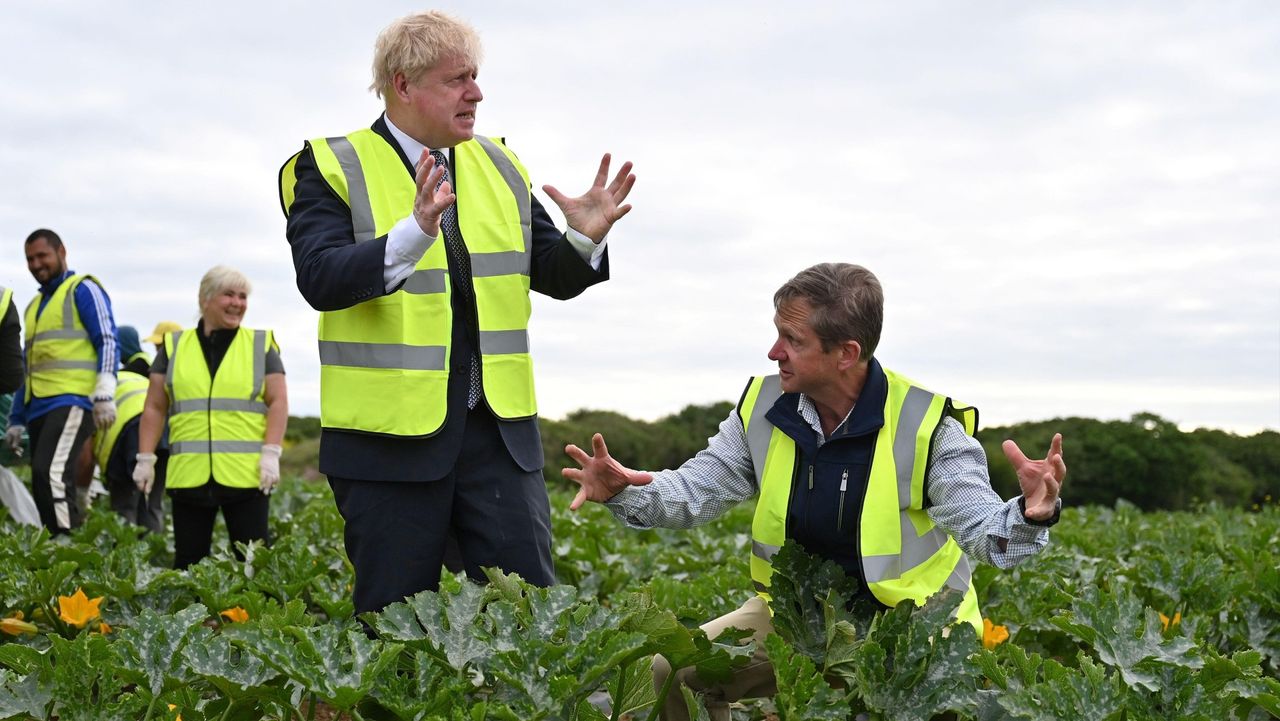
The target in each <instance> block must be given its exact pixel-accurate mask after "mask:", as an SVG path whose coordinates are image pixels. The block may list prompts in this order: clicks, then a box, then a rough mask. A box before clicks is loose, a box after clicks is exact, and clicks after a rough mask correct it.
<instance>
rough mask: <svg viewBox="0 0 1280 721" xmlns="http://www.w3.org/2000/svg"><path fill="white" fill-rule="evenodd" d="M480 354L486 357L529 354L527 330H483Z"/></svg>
mask: <svg viewBox="0 0 1280 721" xmlns="http://www.w3.org/2000/svg"><path fill="white" fill-rule="evenodd" d="M480 352H481V353H483V354H484V355H506V354H510V353H528V352H529V331H527V330H482V331H480Z"/></svg>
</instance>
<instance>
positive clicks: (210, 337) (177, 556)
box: [133, 265, 289, 568]
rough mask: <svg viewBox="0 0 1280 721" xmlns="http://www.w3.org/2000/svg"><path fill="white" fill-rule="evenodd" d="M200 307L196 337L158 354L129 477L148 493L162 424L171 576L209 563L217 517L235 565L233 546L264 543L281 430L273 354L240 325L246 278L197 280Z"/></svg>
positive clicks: (175, 340)
mask: <svg viewBox="0 0 1280 721" xmlns="http://www.w3.org/2000/svg"><path fill="white" fill-rule="evenodd" d="M199 299H200V322H199V323H197V324H196V327H195V328H187V329H184V330H177V331H173V332H170V333H167V334H166V335H165V337H164V342H163V343H162V344H161V345H159V346H158V348H157V353H156V360H155V362H154V363H153V364H152V366H151V385H150V386H149V387H148V388H147V402H146V408H145V409H144V410H143V412H142V426H141V428H140V429H139V438H138V463H137V466H136V467H135V470H134V474H133V480H134V483H136V484H138V488H139V489H141V490H142V491H143V493H150V491H151V484H152V482H153V481H154V479H155V461H156V455H155V448H156V443H157V442H158V441H159V439H160V432H161V429H162V428H163V427H164V420H165V417H166V416H167V417H168V419H169V469H168V479H167V488H168V492H169V498H170V499H171V500H172V501H173V536H174V558H173V565H174V567H175V568H186V567H187V566H190V565H191V564H193V563H196V562H197V561H199V560H200V559H202V558H204V557H205V556H208V555H209V552H210V550H211V546H212V543H213V523H214V521H215V520H216V519H217V516H218V511H219V510H221V511H222V517H223V520H225V521H226V524H227V532H228V535H230V537H231V544H232V549H233V550H234V551H235V554H236V557H237V558H243V555H242V554H241V553H240V550H239V549H238V548H236V547H235V544H236V543H237V542H239V543H248V542H249V541H262V542H264V543H266V542H268V541H269V539H268V537H267V500H268V497H269V495H270V493H271V489H272V488H274V487H275V485H276V484H277V483H279V482H280V450H281V448H280V442H281V441H282V440H283V439H284V430H285V426H286V425H287V424H288V422H289V403H288V398H287V396H286V393H285V383H284V364H283V363H281V361H280V347H279V346H278V345H276V342H275V338H274V337H273V336H272V333H271V331H269V330H254V329H252V328H245V327H244V326H242V325H240V322H241V320H243V318H244V314H245V311H247V310H248V307H249V280H248V278H245V277H244V275H243V274H241V273H240V272H239V271H237V270H235V269H233V268H228V267H226V266H222V265H219V266H214V267H213V268H212V269H210V270H209V272H208V273H205V275H204V278H202V279H201V280H200V295H199Z"/></svg>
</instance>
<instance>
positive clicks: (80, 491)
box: [76, 486, 93, 515]
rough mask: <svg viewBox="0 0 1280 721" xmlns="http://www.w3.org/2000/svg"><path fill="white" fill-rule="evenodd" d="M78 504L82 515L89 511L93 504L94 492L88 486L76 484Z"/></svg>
mask: <svg viewBox="0 0 1280 721" xmlns="http://www.w3.org/2000/svg"><path fill="white" fill-rule="evenodd" d="M76 505H77V506H79V507H80V515H86V514H88V513H89V506H92V505H93V494H92V493H91V492H90V490H89V487H88V486H84V487H81V486H76Z"/></svg>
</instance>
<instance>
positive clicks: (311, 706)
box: [307, 693, 316, 721]
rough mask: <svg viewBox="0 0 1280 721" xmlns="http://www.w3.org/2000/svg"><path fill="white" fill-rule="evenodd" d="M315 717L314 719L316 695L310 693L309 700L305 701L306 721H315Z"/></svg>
mask: <svg viewBox="0 0 1280 721" xmlns="http://www.w3.org/2000/svg"><path fill="white" fill-rule="evenodd" d="M315 717H316V695H315V694H314V693H312V694H310V699H309V700H308V701H307V721H315Z"/></svg>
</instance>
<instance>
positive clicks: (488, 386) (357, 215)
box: [280, 129, 538, 437]
mask: <svg viewBox="0 0 1280 721" xmlns="http://www.w3.org/2000/svg"><path fill="white" fill-rule="evenodd" d="M307 147H308V148H310V150H311V152H312V155H313V157H314V158H315V163H316V168H317V170H318V171H319V172H320V173H321V175H322V176H323V177H324V179H325V181H326V182H327V183H328V185H329V187H330V188H331V189H332V190H333V191H334V193H335V194H336V195H337V196H338V197H339V198H341V199H342V201H343V202H344V203H346V204H347V206H348V207H349V208H350V209H351V230H352V233H353V236H354V238H355V241H356V242H357V243H363V242H367V241H370V240H373V239H375V238H380V237H382V236H384V235H386V234H387V233H388V232H389V231H390V230H391V228H392V227H394V226H395V224H396V223H398V222H399V221H401V220H402V219H404V218H406V217H408V216H409V215H410V214H411V213H412V212H413V200H414V196H415V194H416V190H417V187H416V185H415V183H414V179H413V177H412V176H411V175H410V174H409V173H408V171H407V170H406V169H405V166H404V162H403V161H402V160H401V159H400V155H399V153H397V151H396V149H395V148H394V147H392V146H391V145H390V144H388V143H387V141H386V140H385V139H384V138H383V137H382V136H380V135H378V134H377V133H376V132H374V131H373V130H370V129H364V130H358V131H356V132H354V133H351V134H349V135H346V136H343V137H335V138H320V139H315V140H311V141H309V142H308V143H307ZM453 153H454V158H453V165H454V168H453V181H454V183H453V184H454V188H455V190H456V191H457V197H458V200H457V208H456V212H457V219H458V225H459V228H460V230H461V233H462V237H463V238H464V240H465V243H466V247H467V251H468V255H469V256H470V261H471V277H472V287H473V289H474V291H475V293H474V300H475V317H476V319H477V323H478V325H479V328H478V331H479V348H478V349H477V350H478V352H479V354H480V364H481V378H482V383H483V388H484V396H485V402H486V403H487V404H488V406H489V408H490V409H491V410H492V411H493V413H494V415H495V416H497V417H498V418H501V419H504V420H519V419H524V418H531V417H533V416H535V415H537V412H538V410H537V403H536V400H535V397H534V388H533V363H532V358H531V356H530V354H529V337H528V326H529V314H530V310H531V307H532V306H531V304H530V301H529V285H530V281H529V269H530V264H531V250H532V242H533V229H532V209H531V202H532V201H531V196H530V194H529V178H528V173H527V172H526V171H525V169H524V166H522V165H521V164H520V162H519V161H518V160H517V159H516V157H515V155H514V154H512V153H511V151H510V150H508V149H507V148H506V147H505V145H503V144H502V142H501V140H500V139H499V140H494V139H490V138H485V137H481V136H476V137H475V138H474V139H473V140H469V141H467V142H465V143H461V144H459V145H458V146H456V147H455V148H454V149H453ZM297 158H298V156H296V155H295V156H294V157H292V158H290V159H289V161H288V162H286V163H285V165H284V167H283V168H281V170H280V202H281V205H282V207H283V208H284V210H285V214H286V215H287V214H288V213H289V209H290V206H291V205H292V203H293V199H294V186H295V184H296V182H297V177H296V175H295V167H296V163H297ZM450 285H451V282H450V277H449V264H448V260H447V255H446V249H445V240H444V238H443V232H442V233H441V236H440V237H437V239H436V242H434V243H432V244H431V245H430V247H429V248H428V249H427V251H426V253H424V254H423V256H422V259H421V260H419V261H418V264H417V266H416V267H415V269H414V272H413V273H412V274H411V275H410V276H409V278H408V279H407V280H406V281H405V283H404V285H403V286H402V287H401V288H400V289H399V290H397V291H396V292H394V293H391V294H389V295H386V296H382V297H379V298H373V299H371V300H368V301H365V302H363V303H359V304H357V305H354V306H352V307H350V308H346V309H343V310H338V311H327V312H324V313H321V315H320V330H319V346H320V422H321V425H322V426H324V427H325V428H332V429H338V430H347V431H356V432H361V433H371V434H377V435H389V436H400V437H426V436H431V435H434V434H436V433H438V432H439V431H440V429H441V428H443V427H444V424H445V420H446V418H447V414H448V401H447V395H448V384H449V365H450V356H451V350H452V349H451V347H450V338H451V332H452V324H453V311H452V305H451V299H450V295H451V293H452V292H453V289H452V288H451V287H450Z"/></svg>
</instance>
